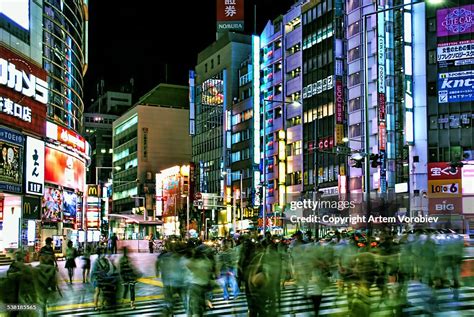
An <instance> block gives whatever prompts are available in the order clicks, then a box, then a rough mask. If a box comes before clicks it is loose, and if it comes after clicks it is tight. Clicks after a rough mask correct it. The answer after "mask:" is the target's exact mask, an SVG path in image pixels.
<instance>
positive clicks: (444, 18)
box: [416, 1, 474, 234]
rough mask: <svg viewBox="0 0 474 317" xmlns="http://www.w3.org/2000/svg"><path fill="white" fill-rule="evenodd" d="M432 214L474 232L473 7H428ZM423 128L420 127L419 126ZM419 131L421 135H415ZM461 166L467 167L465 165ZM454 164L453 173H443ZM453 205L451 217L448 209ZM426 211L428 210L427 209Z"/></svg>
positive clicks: (468, 4) (460, 3) (429, 190)
mask: <svg viewBox="0 0 474 317" xmlns="http://www.w3.org/2000/svg"><path fill="white" fill-rule="evenodd" d="M424 13H425V15H424V16H421V18H424V19H423V22H424V23H425V24H426V29H425V30H426V35H425V40H426V52H427V55H426V56H427V57H426V61H425V64H424V66H425V67H426V77H425V78H426V81H424V82H423V84H425V85H426V88H427V105H428V107H427V127H426V128H427V129H426V130H427V136H428V137H427V139H428V149H427V155H428V162H429V163H428V171H427V172H428V186H427V195H428V197H429V203H428V212H429V213H430V214H437V215H439V216H440V220H439V222H440V223H442V224H444V225H445V226H447V225H449V226H450V227H451V228H453V229H456V230H458V231H461V232H465V233H471V234H472V232H473V230H474V217H472V214H473V213H474V186H473V185H472V184H474V183H473V175H474V102H473V101H474V86H473V85H472V83H473V82H474V72H473V65H474V59H473V58H472V56H473V54H474V46H473V44H474V27H473V25H472V16H473V14H474V5H473V4H472V1H450V2H446V3H442V4H441V5H438V6H433V5H429V4H426V11H425V12H424ZM416 122H417V124H418V121H416ZM416 131H418V130H416ZM460 162H463V163H462V164H460ZM452 163H454V164H455V166H456V167H455V168H454V170H450V172H449V173H448V174H446V173H444V172H441V173H439V172H438V171H444V169H446V168H447V167H449V165H450V164H452ZM447 204H449V205H450V206H451V209H449V210H450V212H446V209H443V206H446V205H447ZM425 205H426V204H425Z"/></svg>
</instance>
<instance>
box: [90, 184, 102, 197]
mask: <svg viewBox="0 0 474 317" xmlns="http://www.w3.org/2000/svg"><path fill="white" fill-rule="evenodd" d="M99 194H100V193H99V185H87V196H89V197H100V195H99Z"/></svg>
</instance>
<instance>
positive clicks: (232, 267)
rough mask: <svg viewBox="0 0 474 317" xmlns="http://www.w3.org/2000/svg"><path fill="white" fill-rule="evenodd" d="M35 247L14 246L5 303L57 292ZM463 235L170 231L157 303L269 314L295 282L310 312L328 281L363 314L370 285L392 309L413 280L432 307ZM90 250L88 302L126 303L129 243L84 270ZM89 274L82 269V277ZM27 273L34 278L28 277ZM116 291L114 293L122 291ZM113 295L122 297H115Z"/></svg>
mask: <svg viewBox="0 0 474 317" xmlns="http://www.w3.org/2000/svg"><path fill="white" fill-rule="evenodd" d="M45 242H46V245H45V246H44V247H43V248H42V249H41V251H40V255H39V261H40V264H39V265H38V266H36V267H31V266H29V265H27V264H25V263H24V261H23V259H24V257H23V255H22V254H21V253H18V254H17V257H16V259H15V261H14V262H13V263H12V265H11V267H10V268H9V270H8V277H7V279H9V283H10V284H11V285H13V288H12V289H13V291H11V292H10V291H9V292H7V293H6V294H7V295H8V298H5V300H4V302H5V303H7V302H10V303H40V304H41V305H42V307H44V309H46V308H45V307H46V306H47V303H48V300H50V299H51V298H52V297H54V295H55V294H56V295H59V296H60V295H61V294H58V292H60V289H59V288H58V283H57V266H58V264H57V262H56V258H55V256H54V251H53V248H52V239H51V238H47V239H46V241H45ZM462 254H463V242H462V239H457V238H454V237H445V238H443V239H437V238H436V237H434V236H431V235H429V234H428V235H426V234H423V233H418V234H405V235H404V236H402V237H401V238H398V237H397V239H395V236H393V235H392V234H390V232H386V233H382V234H380V235H379V236H378V243H377V247H373V244H370V243H368V244H365V245H364V246H363V247H361V246H360V243H358V236H357V235H343V234H340V233H338V232H336V234H335V235H334V237H333V238H332V239H326V240H319V241H315V240H313V239H312V238H311V235H310V234H309V235H306V236H305V235H304V234H303V233H302V232H300V231H298V232H296V233H295V234H294V235H293V237H292V239H282V238H281V237H277V236H271V235H270V234H269V233H267V234H266V235H265V236H257V235H240V236H238V237H236V238H235V239H233V238H231V237H228V238H227V239H223V240H216V241H212V242H211V241H208V242H204V243H203V242H202V241H200V240H197V239H188V240H178V239H170V240H167V241H166V243H165V244H164V250H163V251H162V252H160V253H159V255H158V256H157V259H156V274H157V276H159V277H160V278H161V280H162V282H163V290H162V291H163V294H164V301H165V307H166V312H167V314H169V315H170V316H171V315H172V314H173V311H174V309H175V308H176V306H177V305H178V303H182V305H183V306H184V308H185V310H186V312H187V314H188V316H202V315H203V314H204V313H205V311H206V310H212V309H213V299H214V297H216V296H218V297H220V299H223V300H228V301H232V300H234V299H236V298H238V297H239V296H240V295H241V294H243V293H244V294H245V298H246V300H247V306H248V310H249V316H251V317H252V316H277V315H278V314H279V312H280V308H281V305H280V304H281V294H282V289H284V288H285V287H287V286H288V284H289V283H292V284H295V285H296V287H295V288H294V289H295V292H296V291H298V292H301V291H302V292H303V294H304V296H305V297H306V298H307V299H308V301H309V302H311V303H312V305H313V307H314V311H315V312H316V315H317V312H318V311H319V309H320V305H321V302H322V300H323V298H324V296H325V291H327V290H328V287H329V286H331V285H336V286H337V289H338V295H339V296H342V295H344V296H346V297H347V300H348V303H349V315H350V316H369V315H370V313H371V302H372V300H371V289H373V287H376V288H377V289H378V290H379V291H380V292H381V294H382V296H381V297H380V298H381V302H380V304H379V305H390V306H391V307H394V311H395V312H396V313H395V315H398V316H401V315H402V312H403V308H406V307H408V306H409V305H410V302H409V300H408V296H407V290H408V284H409V282H410V281H414V280H416V281H417V282H419V283H423V284H425V285H426V286H428V287H430V289H431V290H433V291H432V293H431V296H430V297H429V298H428V300H427V301H426V311H427V312H430V313H431V312H433V311H436V309H437V308H436V301H437V300H436V291H435V290H436V289H437V288H445V287H449V288H451V289H452V297H453V299H455V300H457V299H458V297H459V288H460V285H461V283H460V279H459V276H460V267H461V262H462ZM90 256H91V250H90V248H86V249H85V250H84V253H83V255H82V263H83V265H82V269H83V282H84V283H87V282H89V281H91V282H92V285H93V288H94V306H95V308H96V309H97V310H99V309H101V308H102V307H109V308H110V307H115V305H116V304H117V298H118V297H121V298H122V300H124V299H126V298H128V297H129V296H130V307H131V308H132V309H133V308H135V294H136V289H135V288H136V283H137V280H138V279H139V278H140V276H141V272H140V270H138V269H137V268H136V267H135V265H134V263H133V261H131V259H130V258H129V254H128V250H127V249H126V248H124V249H122V255H120V256H119V257H118V260H117V258H115V257H114V258H112V257H107V256H104V254H103V253H102V252H100V249H99V252H98V257H97V259H96V260H95V261H94V263H93V265H92V270H91V260H90ZM77 257H78V254H77V251H76V250H75V249H74V248H73V247H72V243H68V248H67V250H66V262H65V267H66V268H67V269H68V277H69V282H70V283H72V282H73V280H72V276H73V271H74V268H75V267H76V263H75V261H76V258H77ZM89 275H90V277H89ZM31 281H34V283H31ZM121 290H122V291H123V292H121ZM120 295H122V296H120Z"/></svg>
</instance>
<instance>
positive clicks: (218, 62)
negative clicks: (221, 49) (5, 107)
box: [217, 55, 221, 65]
mask: <svg viewBox="0 0 474 317" xmlns="http://www.w3.org/2000/svg"><path fill="white" fill-rule="evenodd" d="M220 64H221V56H220V55H217V65H220Z"/></svg>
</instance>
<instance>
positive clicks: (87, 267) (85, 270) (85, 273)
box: [82, 245, 91, 283]
mask: <svg viewBox="0 0 474 317" xmlns="http://www.w3.org/2000/svg"><path fill="white" fill-rule="evenodd" d="M82 260H83V261H84V263H83V264H82V283H89V282H90V278H91V277H90V272H91V247H90V246H89V245H88V246H86V248H85V249H84V254H83V255H82Z"/></svg>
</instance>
